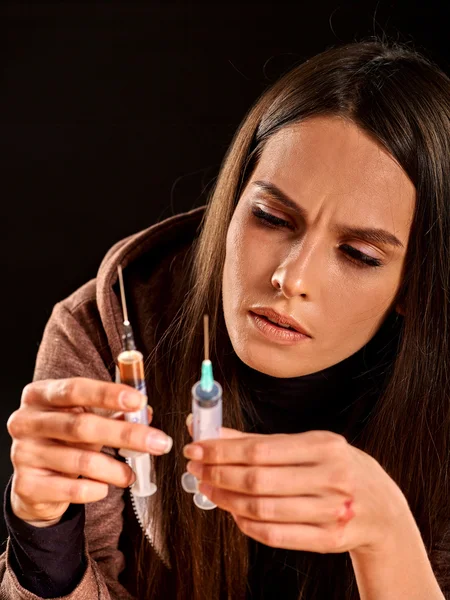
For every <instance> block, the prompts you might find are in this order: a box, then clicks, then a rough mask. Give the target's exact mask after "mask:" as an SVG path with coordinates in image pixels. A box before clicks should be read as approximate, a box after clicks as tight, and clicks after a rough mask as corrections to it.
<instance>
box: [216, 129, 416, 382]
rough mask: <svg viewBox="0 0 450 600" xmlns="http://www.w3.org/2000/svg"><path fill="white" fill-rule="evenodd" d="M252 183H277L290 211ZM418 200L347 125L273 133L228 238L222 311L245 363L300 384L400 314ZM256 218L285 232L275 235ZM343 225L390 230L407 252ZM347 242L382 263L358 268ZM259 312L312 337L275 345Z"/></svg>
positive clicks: (392, 165) (381, 154) (387, 159)
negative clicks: (290, 320) (255, 315)
mask: <svg viewBox="0 0 450 600" xmlns="http://www.w3.org/2000/svg"><path fill="white" fill-rule="evenodd" d="M257 181H264V182H268V183H270V184H273V185H275V186H277V187H278V188H279V189H281V190H282V192H284V193H285V194H286V195H287V196H288V197H289V198H290V199H291V200H292V201H293V206H292V207H291V208H288V207H286V206H285V205H284V204H283V203H282V202H281V201H279V200H278V199H276V198H274V197H273V196H271V195H270V194H268V193H266V192H264V191H263V190H261V188H260V186H258V185H257V184H256V182H257ZM414 203H415V188H414V186H413V184H412V182H411V181H410V179H409V178H408V177H407V175H406V174H405V172H404V171H403V169H402V168H401V167H400V166H399V165H398V164H397V163H396V162H395V160H394V159H393V158H392V156H391V155H390V154H389V153H388V152H387V151H386V150H384V149H383V148H382V147H381V146H380V145H379V144H377V143H376V142H375V141H374V140H373V139H371V138H370V137H369V136H368V135H367V134H365V133H364V132H363V131H361V130H360V129H359V128H358V127H356V125H354V124H352V123H349V122H348V121H344V120H343V119H341V118H338V117H315V118H312V119H310V120H308V121H305V122H303V123H300V124H298V125H295V126H293V127H287V128H284V129H282V130H281V131H279V132H278V133H277V134H275V135H274V137H272V138H271V139H270V140H269V142H268V143H267V145H266V147H265V149H264V150H263V153H262V155H261V158H260V161H259V164H258V165H257V167H256V169H255V171H254V173H252V176H251V178H250V180H249V182H248V184H247V185H246V187H245V189H244V191H243V193H242V195H241V197H240V199H239V202H238V205H237V207H236V210H235V213H234V215H233V218H232V220H231V223H230V227H229V230H228V236H227V247H226V259H225V266H224V274H223V308H224V315H225V321H226V325H227V329H228V334H229V335H230V339H231V342H232V344H233V347H234V350H235V351H236V353H237V355H238V356H239V357H240V359H241V360H242V361H243V362H245V363H246V364H248V365H249V366H251V367H252V368H254V369H257V370H259V371H262V372H263V373H266V374H269V375H272V376H275V377H296V376H301V375H306V374H309V373H314V372H316V371H320V370H322V369H324V368H326V367H329V366H331V365H334V364H336V363H338V362H340V361H342V360H344V359H345V358H347V357H349V356H351V355H352V354H354V353H355V352H357V351H358V350H359V349H360V348H362V346H364V345H365V344H366V343H367V342H368V341H369V340H370V339H371V338H372V337H373V336H374V335H375V333H376V331H377V330H378V329H379V327H380V326H381V324H382V322H383V320H384V319H385V317H386V315H387V313H388V312H389V311H390V310H392V309H393V308H394V306H393V302H394V299H395V296H396V293H397V291H398V288H399V285H400V282H401V276H402V269H403V265H404V259H405V253H406V247H407V243H408V236H409V231H410V227H411V222H412V217H413V210H414ZM301 209H303V212H304V213H305V214H304V215H302V214H300V211H301ZM255 211H256V212H257V214H261V212H260V211H263V212H264V213H269V214H270V215H273V216H274V217H277V218H278V219H281V220H282V221H284V222H285V223H286V225H282V226H275V227H274V226H272V227H270V226H269V227H268V226H267V222H266V221H264V220H261V219H258V218H257V216H255V214H254V212H255ZM337 226H349V227H353V228H377V229H383V230H385V231H386V232H388V233H390V234H392V235H394V236H395V237H396V238H397V239H398V241H399V242H400V244H401V245H398V246H392V245H389V244H386V243H382V242H381V241H378V242H377V241H375V240H372V241H370V242H368V241H367V240H365V239H363V238H362V237H360V236H358V235H350V234H343V233H342V232H337V231H336V230H335V228H336V227H337ZM348 246H350V247H351V248H353V249H355V250H357V251H359V252H361V253H364V254H365V255H367V256H368V257H369V258H370V259H376V260H379V261H381V265H380V266H376V267H374V266H370V265H367V264H364V263H361V262H358V260H357V259H356V258H355V256H354V251H353V250H351V249H350V252H353V256H351V255H349V254H348ZM261 306H265V307H270V308H273V309H275V310H276V311H277V312H280V313H282V314H284V315H289V316H291V317H294V318H295V319H296V320H297V321H299V322H300V324H301V325H303V327H304V328H306V329H307V331H308V333H310V335H311V337H310V338H307V339H305V340H303V341H301V342H299V343H297V344H295V345H281V344H279V343H276V342H274V341H271V340H268V339H267V338H266V337H264V336H263V335H261V333H260V331H258V330H257V328H255V326H254V323H253V321H252V319H251V318H250V316H249V311H250V310H251V309H252V308H253V307H261ZM397 309H398V311H399V312H401V308H400V307H397Z"/></svg>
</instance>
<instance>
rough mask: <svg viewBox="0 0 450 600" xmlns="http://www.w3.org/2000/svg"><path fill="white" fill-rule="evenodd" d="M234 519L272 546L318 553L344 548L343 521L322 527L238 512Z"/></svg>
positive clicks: (344, 530)
mask: <svg viewBox="0 0 450 600" xmlns="http://www.w3.org/2000/svg"><path fill="white" fill-rule="evenodd" d="M235 521H236V523H237V525H238V527H239V529H240V530H241V531H242V532H243V533H245V534H246V535H248V536H249V537H251V538H253V539H254V540H257V541H258V542H261V543H263V544H265V545H266V546H271V547H272V548H284V549H286V550H303V551H306V552H319V553H320V554H329V553H338V552H345V551H346V550H347V545H348V543H347V540H346V536H347V532H346V529H345V524H338V525H335V526H334V525H333V526H331V527H328V526H326V527H322V526H320V525H304V524H298V523H289V524H285V523H265V522H263V521H255V520H252V519H247V518H245V517H240V516H239V515H236V516H235Z"/></svg>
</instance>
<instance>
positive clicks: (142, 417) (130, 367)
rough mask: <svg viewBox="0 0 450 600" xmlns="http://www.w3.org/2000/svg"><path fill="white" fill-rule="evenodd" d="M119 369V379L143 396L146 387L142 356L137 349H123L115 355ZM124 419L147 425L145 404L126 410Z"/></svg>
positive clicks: (145, 393)
mask: <svg viewBox="0 0 450 600" xmlns="http://www.w3.org/2000/svg"><path fill="white" fill-rule="evenodd" d="M117 362H118V366H119V371H120V381H121V383H125V384H126V385H129V386H131V387H132V388H134V389H135V390H138V391H139V392H141V393H142V394H144V395H145V396H146V395H147V388H146V386H145V377H144V357H143V355H142V352H139V350H124V351H123V352H121V353H120V354H119V356H118V357H117ZM124 417H125V420H126V421H128V422H129V423H142V425H148V412H147V406H144V408H141V409H140V410H136V411H134V412H126V413H125V415H124Z"/></svg>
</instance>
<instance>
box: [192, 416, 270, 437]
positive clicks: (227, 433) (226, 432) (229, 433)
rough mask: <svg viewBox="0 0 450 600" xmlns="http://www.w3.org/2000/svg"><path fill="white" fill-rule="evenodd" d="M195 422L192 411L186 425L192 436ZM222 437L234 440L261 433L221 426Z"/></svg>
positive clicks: (256, 435)
mask: <svg viewBox="0 0 450 600" xmlns="http://www.w3.org/2000/svg"><path fill="white" fill-rule="evenodd" d="M193 422H194V415H193V414H192V413H189V414H188V416H187V418H186V427H187V428H188V431H189V435H190V436H191V437H193V436H194V431H193ZM220 437H221V438H222V439H228V440H234V439H237V438H244V437H260V436H259V434H256V433H246V432H244V431H238V430H237V429H230V428H229V427H221V428H220Z"/></svg>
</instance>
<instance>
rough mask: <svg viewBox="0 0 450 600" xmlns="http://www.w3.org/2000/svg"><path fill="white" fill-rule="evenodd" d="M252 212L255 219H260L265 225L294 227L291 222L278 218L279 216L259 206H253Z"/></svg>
mask: <svg viewBox="0 0 450 600" xmlns="http://www.w3.org/2000/svg"><path fill="white" fill-rule="evenodd" d="M252 213H253V215H254V216H255V217H256V218H257V219H259V220H260V221H262V222H263V224H264V225H265V226H266V227H271V228H276V227H286V228H287V229H291V230H293V229H294V226H293V225H292V223H289V221H285V220H284V219H280V218H279V217H276V216H275V215H272V214H270V213H268V212H266V211H264V210H262V209H261V208H259V206H254V207H253V208H252Z"/></svg>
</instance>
